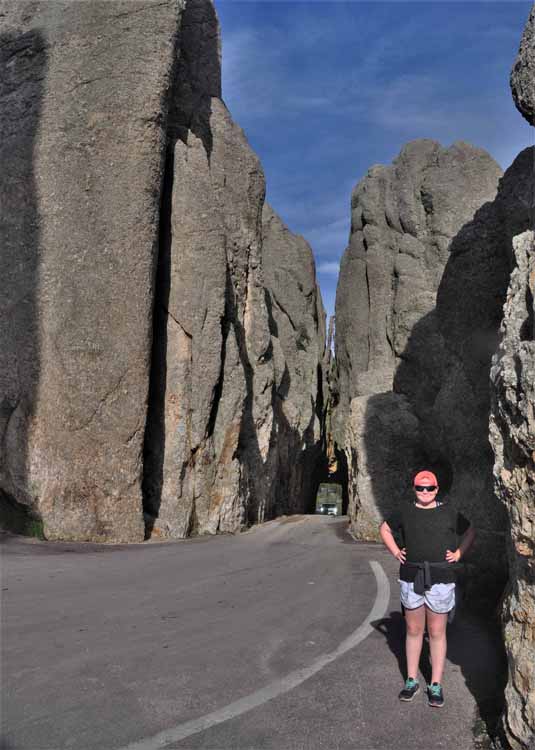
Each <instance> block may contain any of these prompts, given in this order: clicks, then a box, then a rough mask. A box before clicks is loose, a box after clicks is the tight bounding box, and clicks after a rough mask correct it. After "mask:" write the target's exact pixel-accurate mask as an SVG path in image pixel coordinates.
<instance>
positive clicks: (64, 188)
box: [0, 0, 182, 541]
mask: <svg viewBox="0 0 535 750" xmlns="http://www.w3.org/2000/svg"><path fill="white" fill-rule="evenodd" d="M0 9H1V16H0V40H1V46H0V50H1V52H0V55H1V61H0V64H1V67H2V73H1V75H0V86H1V87H2V98H1V111H0V127H1V138H0V149H1V163H2V170H1V173H2V184H1V187H0V191H1V196H2V230H1V231H2V237H1V244H2V252H1V254H0V263H1V265H2V268H1V270H0V278H1V280H2V295H1V302H0V305H1V306H2V310H1V311H0V320H1V323H0V325H1V326H2V328H1V334H0V335H1V346H0V360H1V361H0V372H1V375H0V377H1V378H2V381H1V393H0V402H1V405H2V406H1V415H2V422H1V427H0V430H1V431H0V435H1V441H2V442H1V445H2V454H1V458H0V461H1V463H0V487H1V489H2V492H3V496H2V503H3V504H11V505H13V506H15V504H16V507H17V509H19V510H20V509H23V508H30V509H31V510H32V512H34V513H35V516H36V517H37V518H38V519H41V520H42V522H43V524H44V533H45V535H46V537H47V538H49V539H59V538H62V539H93V540H110V541H111V540H142V539H143V535H144V527H143V515H142V494H141V479H142V470H143V461H142V455H143V433H144V427H145V415H146V407H147V392H148V375H149V368H150V358H151V346H150V339H151V308H152V301H153V274H154V264H155V260H156V257H157V250H158V218H159V194H160V183H161V179H162V173H163V159H162V156H163V153H164V146H165V122H166V112H165V107H164V104H165V102H166V100H167V93H168V90H169V85H170V81H171V71H172V67H173V60H174V58H175V56H176V40H177V35H178V30H179V26H180V21H181V17H182V7H181V3H179V2H175V1H173V0H169V2H159V1H158V2H156V0H148V2H144V3H143V4H137V3H135V2H134V3H133V2H130V0H124V2H123V1H116V2H92V3H71V2H61V1H60V2H52V3H51V2H18V1H17V0H13V1H11V0H7V2H6V1H5V0H4V2H2V3H1V4H0ZM118 39H120V41H121V43H120V44H119V43H118V41H117V40H118ZM141 61H142V62H141Z"/></svg>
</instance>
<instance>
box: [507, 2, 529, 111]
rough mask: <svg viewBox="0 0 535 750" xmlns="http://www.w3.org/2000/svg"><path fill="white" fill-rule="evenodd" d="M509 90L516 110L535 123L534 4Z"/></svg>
mask: <svg viewBox="0 0 535 750" xmlns="http://www.w3.org/2000/svg"><path fill="white" fill-rule="evenodd" d="M511 91H512V93H513V99H514V101H515V104H516V106H517V108H518V111H519V112H520V113H521V114H522V115H523V116H524V117H525V118H526V120H527V121H528V122H529V123H530V124H531V125H535V5H534V6H533V8H532V9H531V13H530V15H529V18H528V21H527V23H526V26H525V29H524V34H523V36H522V40H521V42H520V50H519V52H518V57H517V59H516V61H515V64H514V65H513V70H512V71H511Z"/></svg>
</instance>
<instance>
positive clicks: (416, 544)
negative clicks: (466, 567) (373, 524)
mask: <svg viewBox="0 0 535 750" xmlns="http://www.w3.org/2000/svg"><path fill="white" fill-rule="evenodd" d="M385 520H386V522H387V524H388V525H389V526H390V528H391V529H392V531H393V532H394V533H398V534H399V535H400V537H401V546H402V547H405V549H406V552H407V557H406V561H407V563H410V562H425V561H427V562H446V550H448V549H449V550H451V551H452V552H454V551H455V550H456V549H457V547H458V546H459V537H461V536H462V535H463V534H464V533H465V532H466V530H467V529H468V527H469V526H470V521H469V520H468V519H467V518H466V517H465V516H464V515H463V514H462V513H460V512H459V511H457V510H455V508H453V506H452V505H451V504H450V503H448V502H444V503H442V504H441V505H438V506H437V507H436V508H418V507H417V506H416V504H415V503H414V502H406V503H404V504H403V505H402V506H400V508H399V510H398V511H397V512H394V513H393V514H392V515H391V516H389V517H388V518H386V519H385ZM416 572H417V571H416V569H415V568H411V567H410V566H408V565H401V566H400V571H399V577H400V579H401V580H402V581H414V578H415V576H416ZM431 576H432V580H433V583H453V582H454V581H455V570H454V569H453V568H452V569H451V570H448V569H447V568H432V569H431Z"/></svg>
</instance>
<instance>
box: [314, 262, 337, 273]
mask: <svg viewBox="0 0 535 750" xmlns="http://www.w3.org/2000/svg"><path fill="white" fill-rule="evenodd" d="M317 271H318V273H325V274H328V275H329V276H338V272H339V271H340V263H331V262H326V263H320V264H319V265H318V267H317Z"/></svg>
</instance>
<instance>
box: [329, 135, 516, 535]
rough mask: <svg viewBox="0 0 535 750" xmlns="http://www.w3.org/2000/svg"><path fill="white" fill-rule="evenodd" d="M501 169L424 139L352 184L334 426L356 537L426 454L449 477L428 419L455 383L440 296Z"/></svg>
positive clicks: (436, 426)
mask: <svg viewBox="0 0 535 750" xmlns="http://www.w3.org/2000/svg"><path fill="white" fill-rule="evenodd" d="M500 175H501V171H500V168H499V167H498V165H497V164H496V163H495V162H494V161H493V160H492V159H491V158H490V156H489V155H488V154H486V153H485V152H484V151H482V150H481V149H478V148H475V147H473V146H470V145H469V144H465V143H456V144H454V145H453V146H451V147H450V148H443V147H442V146H440V144H438V143H436V142H435V141H430V140H421V141H414V142H412V143H409V144H408V145H407V146H405V147H404V148H403V150H402V151H401V153H400V155H399V157H398V158H397V159H396V160H395V161H394V163H393V164H392V166H390V167H384V166H375V167H373V168H372V169H371V170H370V171H369V172H368V175H367V176H366V177H365V178H364V179H363V180H362V181H361V182H360V183H359V184H358V185H357V186H356V188H355V189H354V191H353V195H352V199H351V235H350V240H349V247H348V248H347V250H346V252H345V254H344V256H343V258H342V263H341V267H340V278H339V282H338V289H337V295H336V358H337V363H338V370H339V388H340V405H339V407H338V408H337V411H336V418H335V436H336V440H337V443H338V445H339V446H340V447H342V446H343V447H344V449H345V451H346V454H347V458H348V469H349V472H350V477H351V482H350V493H349V502H350V505H349V507H350V516H351V523H352V526H353V530H354V531H355V533H356V534H357V535H358V536H363V537H365V538H377V527H378V523H379V521H380V519H381V517H383V516H384V515H385V514H387V513H388V512H389V511H390V510H391V508H392V507H393V506H394V505H395V504H396V503H397V502H399V501H400V499H401V498H402V497H404V496H405V494H406V492H407V490H408V489H409V487H410V475H411V472H412V471H413V470H415V469H416V468H418V467H419V466H420V465H421V464H422V463H428V464H433V465H435V466H436V465H437V464H440V463H441V461H442V463H443V464H444V468H445V469H446V471H445V472H444V477H443V485H446V484H447V482H448V480H450V483H451V468H449V470H448V467H447V466H446V462H445V460H443V459H442V452H441V446H442V442H443V434H442V425H441V424H440V423H437V421H436V418H434V417H433V410H435V409H436V408H437V404H436V403H435V402H436V400H437V396H438V394H439V393H440V392H441V389H442V386H443V383H446V382H450V381H449V377H448V374H449V373H448V370H447V361H448V355H447V352H446V351H445V345H444V338H443V335H442V332H441V330H440V325H439V320H438V318H437V314H436V310H435V305H436V294H437V290H438V287H439V284H440V281H441V277H442V274H443V271H444V268H445V266H446V263H447V261H448V258H449V254H450V245H451V242H452V240H453V238H454V237H455V236H456V235H457V233H458V232H459V231H460V230H461V228H462V227H463V225H465V224H467V223H468V222H469V221H470V220H471V219H472V217H473V215H474V213H475V212H476V211H477V209H478V208H480V207H481V205H483V204H484V203H485V202H486V201H491V200H492V199H493V198H494V197H495V195H496V189H497V184H498V180H499V177H500ZM445 397H446V394H445V392H444V391H443V392H442V399H444V398H445ZM439 403H440V402H439ZM452 408H453V405H452ZM459 408H461V407H459ZM381 414H383V415H384V416H383V417H382V418H381ZM356 435H360V438H359V442H360V445H359V447H358V449H357V450H356V446H355V443H354V440H355V436H356Z"/></svg>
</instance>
